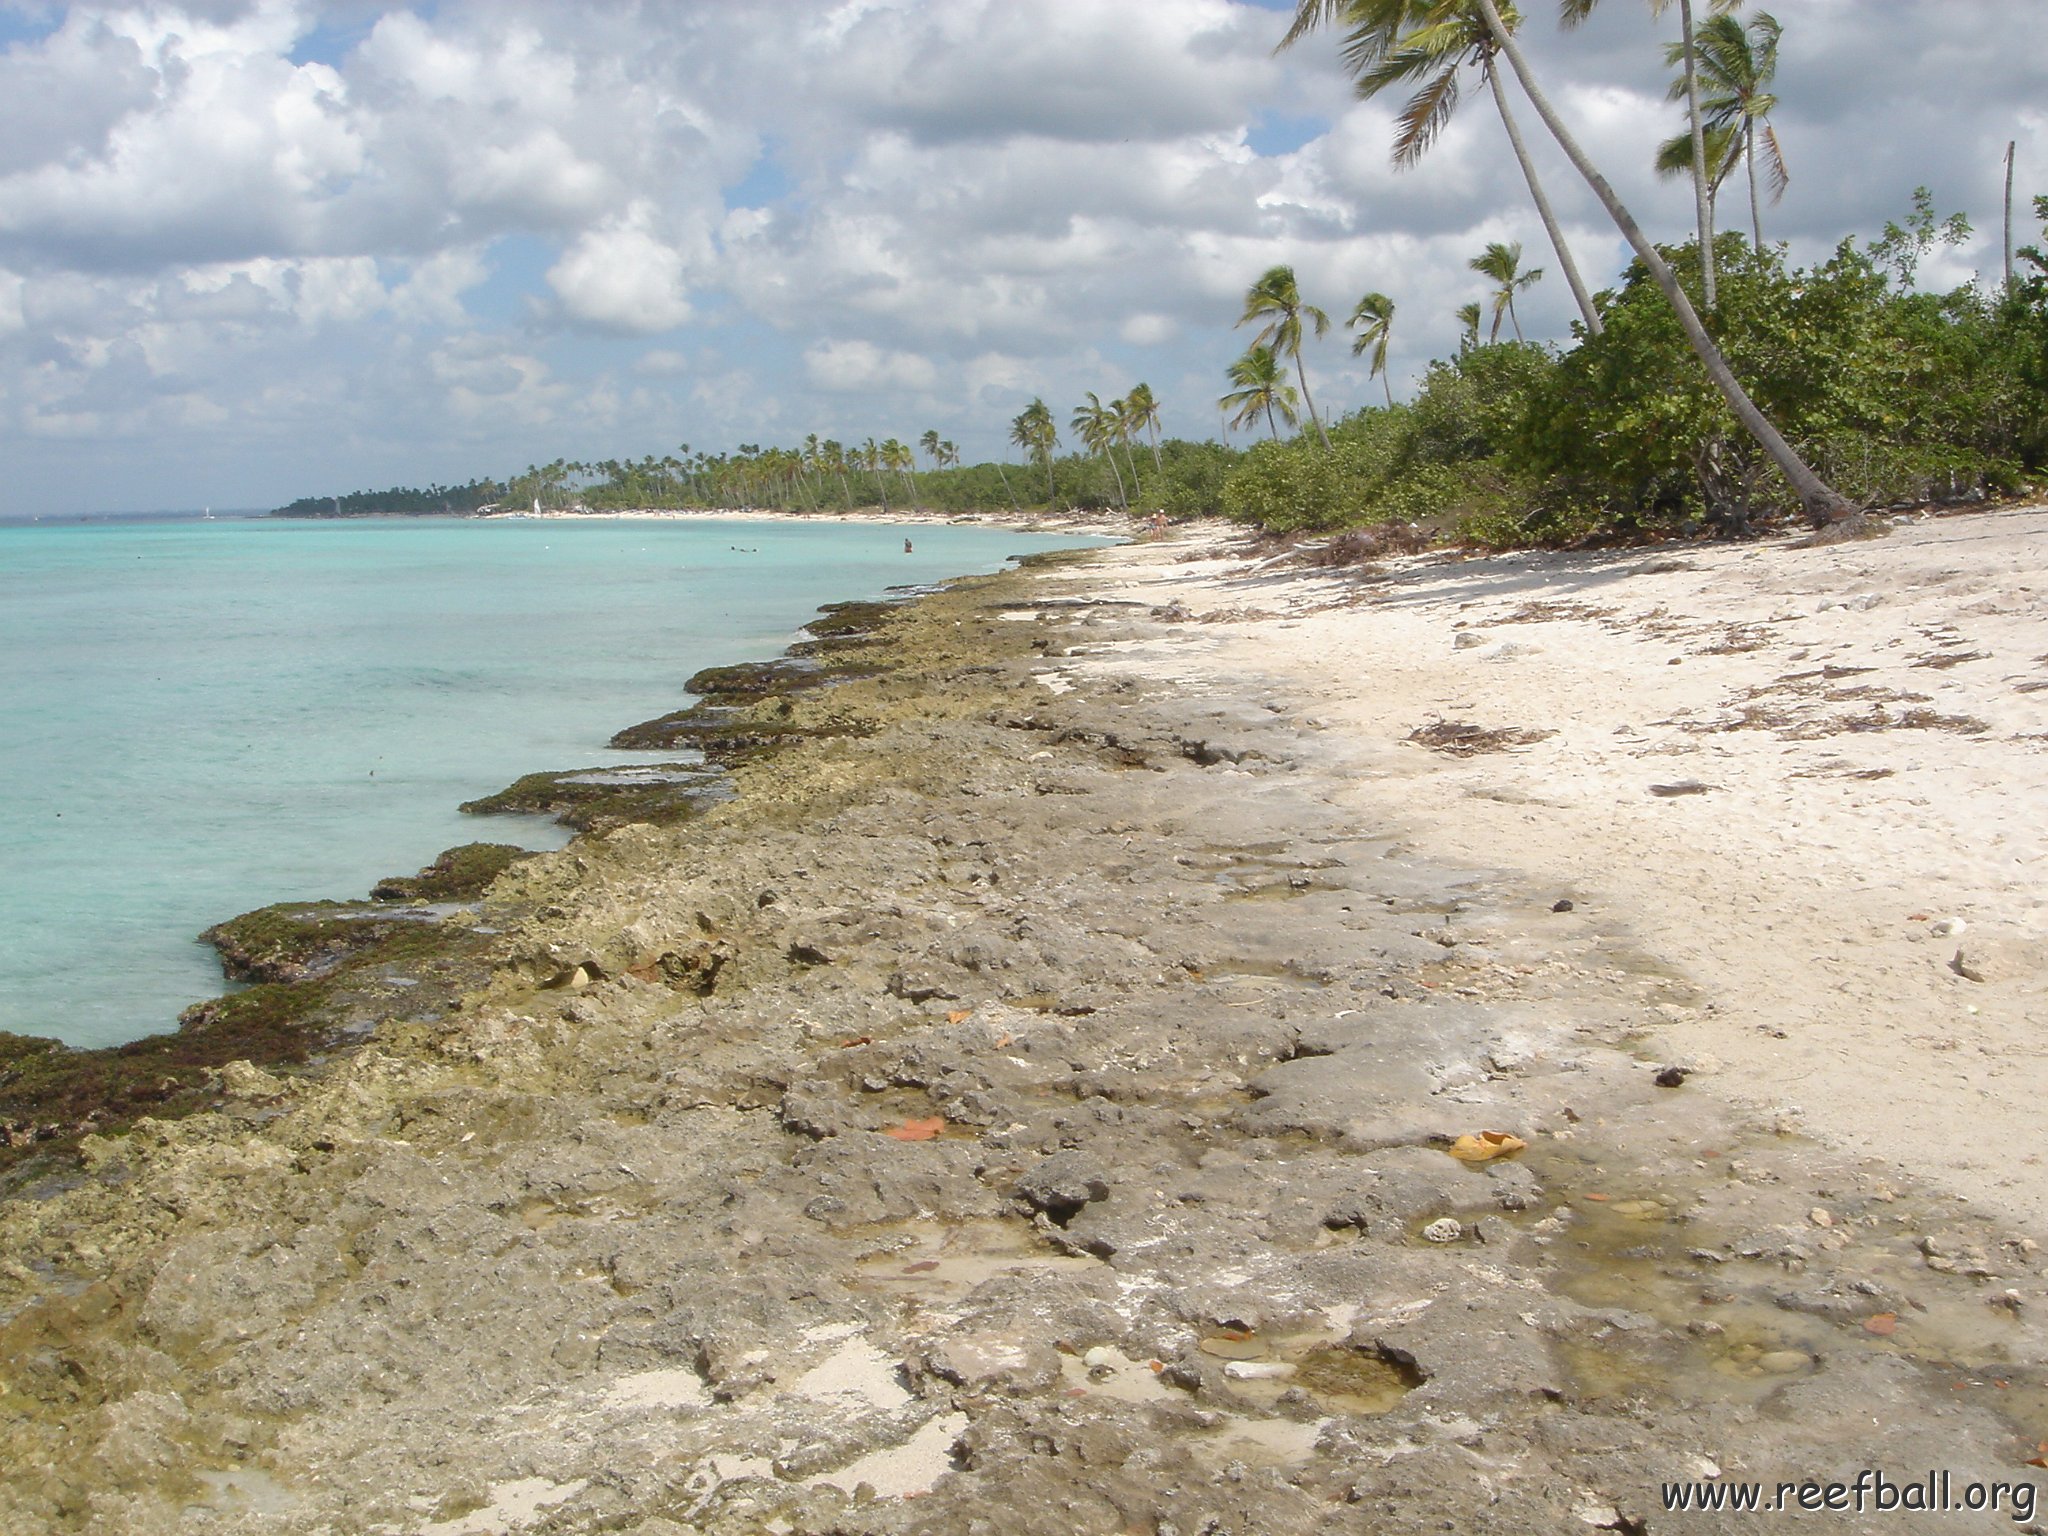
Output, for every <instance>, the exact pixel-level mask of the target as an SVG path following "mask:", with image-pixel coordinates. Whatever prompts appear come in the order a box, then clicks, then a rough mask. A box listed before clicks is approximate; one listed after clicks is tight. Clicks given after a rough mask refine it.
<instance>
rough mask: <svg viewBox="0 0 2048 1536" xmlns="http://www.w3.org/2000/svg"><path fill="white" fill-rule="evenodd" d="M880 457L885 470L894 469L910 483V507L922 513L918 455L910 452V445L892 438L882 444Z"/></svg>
mask: <svg viewBox="0 0 2048 1536" xmlns="http://www.w3.org/2000/svg"><path fill="white" fill-rule="evenodd" d="M880 455H881V462H882V467H883V468H884V469H893V470H894V471H896V473H897V474H899V475H901V476H902V477H903V478H904V479H905V480H908V481H909V482H910V505H911V507H912V509H913V510H915V511H918V512H922V511H923V510H924V506H923V504H922V503H921V502H920V501H919V500H918V495H917V455H916V454H914V453H912V452H911V451H910V445H909V444H908V443H899V442H897V441H896V439H895V438H893V437H892V438H890V439H889V440H888V441H887V442H885V443H884V444H882V446H881V449H880Z"/></svg>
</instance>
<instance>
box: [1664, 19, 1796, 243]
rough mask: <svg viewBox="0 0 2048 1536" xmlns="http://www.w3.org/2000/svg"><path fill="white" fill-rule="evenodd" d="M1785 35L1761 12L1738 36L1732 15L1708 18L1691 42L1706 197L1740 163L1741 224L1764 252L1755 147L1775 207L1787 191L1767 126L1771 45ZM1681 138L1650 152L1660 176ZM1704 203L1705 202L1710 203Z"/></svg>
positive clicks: (1679, 88)
mask: <svg viewBox="0 0 2048 1536" xmlns="http://www.w3.org/2000/svg"><path fill="white" fill-rule="evenodd" d="M1784 35H1785V29H1784V28H1783V27H1782V26H1781V25H1779V23H1778V18H1777V17H1775V16H1773V15H1772V14H1771V13H1770V12H1769V11H1758V12H1757V13H1756V15H1755V16H1754V17H1752V18H1751V19H1750V23H1749V26H1748V27H1747V28H1746V29H1745V28H1744V27H1743V25H1742V23H1741V22H1739V21H1737V20H1736V19H1735V18H1734V17H1733V16H1729V15H1720V16H1713V17H1710V18H1709V19H1708V21H1707V24H1706V25H1705V26H1703V27H1701V28H1700V32H1699V39H1698V54H1699V74H1700V75H1701V76H1702V77H1703V78H1704V80H1705V82H1706V87H1707V90H1708V92H1709V94H1708V95H1707V96H1705V97H1704V98H1702V100H1701V102H1700V107H1701V111H1702V113H1703V115H1704V117H1703V127H1702V133H1703V135H1704V137H1705V139H1706V145H1707V164H1708V165H1709V166H1710V167H1711V168H1713V175H1712V182H1713V185H1712V188H1711V189H1710V190H1711V193H1718V192H1719V191H1720V189H1721V183H1722V182H1724V181H1726V180H1727V179H1728V173H1729V172H1730V171H1732V170H1734V169H1735V163H1736V161H1737V160H1743V161H1746V162H1747V163H1748V167H1749V221H1750V228H1751V231H1752V233H1753V234H1754V235H1755V237H1756V248H1757V249H1758V250H1762V249H1763V248H1764V222H1763V209H1762V204H1761V200H1760V198H1759V197H1758V195H1757V177H1756V164H1757V142H1758V140H1759V138H1761V140H1762V142H1763V152H1764V173H1765V174H1766V175H1767V176H1768V177H1769V178H1770V182H1771V201H1772V202H1773V203H1775V202H1777V201H1778V200H1779V199H1780V198H1782V197H1783V196H1784V195H1785V188H1786V187H1788V186H1790V185H1791V184H1792V173H1791V171H1790V170H1788V169H1787V168H1786V165H1785V147H1784V146H1783V145H1782V144H1780V143H1779V142H1778V130H1777V129H1775V128H1773V127H1772V126H1771V124H1770V116H1771V113H1772V112H1774V111H1776V110H1777V106H1778V98H1777V97H1775V96H1773V95H1772V94H1771V93H1770V90H1769V87H1770V84H1771V82H1772V81H1773V80H1774V79H1776V78H1777V74H1778V42H1779V39H1780V38H1782V37H1783V36H1784ZM1679 47H1680V45H1679V44H1676V43H1674V44H1672V45H1671V47H1670V48H1668V49H1667V50H1666V53H1667V56H1668V58H1669V62H1671V63H1673V64H1676V63H1677V62H1678V61H1679V60H1678V53H1679ZM1683 91H1684V85H1683V83H1682V82H1681V81H1673V82H1672V85H1671V97H1672V99H1673V100H1674V101H1675V100H1677V99H1678V98H1679V96H1680V95H1681V94H1683ZM1681 142H1683V140H1682V139H1671V140H1667V141H1666V142H1665V143H1664V144H1662V145H1661V146H1659V148H1658V151H1657V169H1658V171H1659V172H1660V173H1664V174H1669V173H1668V172H1667V171H1666V170H1665V166H1666V162H1667V160H1668V159H1669V158H1670V155H1671V152H1672V148H1673V146H1674V145H1676V144H1679V143H1681ZM1709 201H1710V202H1711V201H1712V198H1711V196H1710V199H1709Z"/></svg>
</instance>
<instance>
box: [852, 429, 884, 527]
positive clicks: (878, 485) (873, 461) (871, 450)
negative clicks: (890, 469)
mask: <svg viewBox="0 0 2048 1536" xmlns="http://www.w3.org/2000/svg"><path fill="white" fill-rule="evenodd" d="M854 461H855V462H856V463H857V464H859V465H860V467H861V468H862V469H864V470H866V471H867V472H868V473H869V474H871V475H873V476H874V477H875V490H876V493H877V494H878V495H879V496H880V497H881V501H882V512H883V515H884V516H886V515H887V514H888V511H889V487H888V484H887V482H885V481H884V480H883V479H882V449H881V445H880V444H879V443H877V442H876V441H875V440H874V439H873V438H872V437H871V438H869V439H868V440H867V441H866V442H864V443H862V444H861V445H860V447H859V449H858V450H856V452H855V455H854Z"/></svg>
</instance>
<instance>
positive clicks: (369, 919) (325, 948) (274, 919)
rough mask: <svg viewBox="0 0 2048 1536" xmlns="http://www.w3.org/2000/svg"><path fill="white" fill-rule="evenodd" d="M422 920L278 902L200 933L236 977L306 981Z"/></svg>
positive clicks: (385, 910) (344, 904)
mask: <svg viewBox="0 0 2048 1536" xmlns="http://www.w3.org/2000/svg"><path fill="white" fill-rule="evenodd" d="M422 921H423V919H420V918H415V917H400V916H398V915H396V914H395V913H394V912H393V911H392V909H391V908H389V907H378V906H371V905H368V904H366V903H363V902H349V901H281V902H279V903H277V904H276V905H275V906H269V907H259V908H257V910H255V911H254V912H244V913H243V914H242V915H241V916H240V917H231V918H229V919H228V920H227V921H226V922H224V923H215V924H214V925H213V926H212V927H211V928H209V929H207V930H206V931H205V932H204V933H202V934H200V935H199V937H200V938H201V939H203V940H205V941H206V942H207V943H208V944H211V945H212V946H213V947H214V948H215V949H216V950H218V951H219V952H220V963H221V969H222V970H224V971H226V972H227V974H228V975H229V977H231V978H232V979H233V980H235V981H258V982H261V981H273V982H295V981H310V980H314V979H316V978H318V977H321V976H325V975H327V974H328V973H329V972H331V971H333V970H334V969H335V968H336V967H337V966H339V965H341V964H342V963H343V962H344V961H346V960H348V959H349V958H350V957H352V956H354V955H358V954H361V953H362V952H364V951H365V950H369V949H373V948H375V947H377V946H378V945H380V944H383V943H384V942H386V941H387V940H389V939H392V938H394V937H396V936H398V935H399V934H400V933H401V932H407V933H412V932H417V930H418V929H419V927H420V926H421V923H422Z"/></svg>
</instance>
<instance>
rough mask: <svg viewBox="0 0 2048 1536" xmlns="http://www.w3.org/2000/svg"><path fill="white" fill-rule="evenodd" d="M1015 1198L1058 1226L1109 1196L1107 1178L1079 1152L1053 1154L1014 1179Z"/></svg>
mask: <svg viewBox="0 0 2048 1536" xmlns="http://www.w3.org/2000/svg"><path fill="white" fill-rule="evenodd" d="M1016 1190H1017V1194H1018V1195H1019V1197H1021V1198H1022V1199H1023V1200H1024V1202H1025V1203H1026V1204H1027V1205H1029V1206H1030V1207H1031V1208H1032V1209H1033V1210H1035V1211H1043V1212H1044V1213H1045V1214H1046V1215H1047V1216H1048V1217H1050V1218H1051V1219H1052V1220H1053V1221H1054V1222H1056V1223H1057V1224H1059V1225H1060V1226H1065V1225H1066V1224H1067V1223H1068V1222H1069V1221H1071V1220H1073V1219H1074V1217H1075V1216H1077V1215H1078V1214H1080V1211H1081V1209H1082V1207H1084V1206H1086V1205H1087V1204H1088V1203H1089V1202H1090V1201H1092V1200H1105V1199H1107V1198H1108V1197H1109V1177H1108V1174H1107V1173H1106V1172H1105V1170H1104V1169H1103V1167H1102V1165H1101V1164H1100V1163H1098V1162H1096V1161H1095V1159H1094V1158H1092V1157H1089V1156H1087V1155H1086V1154H1085V1153H1081V1152H1055V1153H1054V1154H1053V1155H1052V1156H1051V1157H1048V1158H1046V1159H1044V1160H1043V1161H1041V1162H1040V1163H1039V1164H1038V1165H1037V1166H1036V1167H1034V1168H1030V1169H1027V1170H1026V1171H1025V1173H1024V1174H1023V1176H1022V1177H1020V1178H1019V1179H1018V1180H1017V1184H1016Z"/></svg>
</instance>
